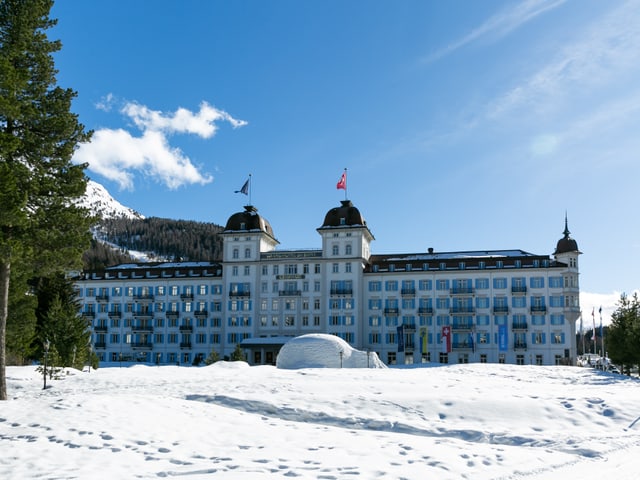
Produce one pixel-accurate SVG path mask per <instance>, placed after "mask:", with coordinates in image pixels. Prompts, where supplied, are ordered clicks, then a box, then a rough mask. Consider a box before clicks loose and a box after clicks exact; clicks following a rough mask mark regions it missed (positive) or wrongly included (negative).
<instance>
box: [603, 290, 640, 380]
mask: <svg viewBox="0 0 640 480" xmlns="http://www.w3.org/2000/svg"><path fill="white" fill-rule="evenodd" d="M606 345H607V350H608V351H609V357H610V358H611V360H612V361H613V362H614V363H617V364H618V365H621V366H622V369H623V370H624V372H625V373H627V374H629V373H630V371H631V367H632V366H633V365H638V364H640V299H638V294H637V293H636V294H634V295H633V297H631V298H629V297H627V295H625V294H624V293H623V294H622V295H621V296H620V300H619V301H618V307H617V308H616V310H615V311H614V312H613V314H612V315H611V325H610V326H609V332H608V335H607V344H606Z"/></svg>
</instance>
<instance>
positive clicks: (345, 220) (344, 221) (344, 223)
mask: <svg viewBox="0 0 640 480" xmlns="http://www.w3.org/2000/svg"><path fill="white" fill-rule="evenodd" d="M346 224H347V219H346V218H344V217H340V225H346Z"/></svg>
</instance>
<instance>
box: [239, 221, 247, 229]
mask: <svg viewBox="0 0 640 480" xmlns="http://www.w3.org/2000/svg"><path fill="white" fill-rule="evenodd" d="M246 229H247V224H246V223H244V222H240V230H246Z"/></svg>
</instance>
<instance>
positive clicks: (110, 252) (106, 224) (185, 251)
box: [84, 217, 222, 270]
mask: <svg viewBox="0 0 640 480" xmlns="http://www.w3.org/2000/svg"><path fill="white" fill-rule="evenodd" d="M221 231H222V227H221V226H220V225H216V224H213V223H203V222H194V221H189V220H170V219H166V218H157V217H151V218H144V219H130V218H112V219H103V220H101V221H100V224H99V225H98V226H97V228H96V239H97V241H94V242H92V246H91V249H90V250H89V251H87V252H86V253H85V255H84V263H85V268H86V269H88V270H100V269H102V268H104V267H107V266H111V265H116V264H118V263H123V262H130V261H133V258H132V257H131V256H129V255H128V251H137V252H147V253H152V254H153V255H155V256H157V257H159V258H160V259H168V260H171V261H190V262H196V261H219V260H220V259H221V257H222V240H221V238H220V236H219V235H218V234H219V233H220V232H221ZM109 245H112V247H109Z"/></svg>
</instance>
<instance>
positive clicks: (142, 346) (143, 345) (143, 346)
mask: <svg viewBox="0 0 640 480" xmlns="http://www.w3.org/2000/svg"><path fill="white" fill-rule="evenodd" d="M131 348H133V349H134V350H152V349H153V343H151V342H132V343H131Z"/></svg>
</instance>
